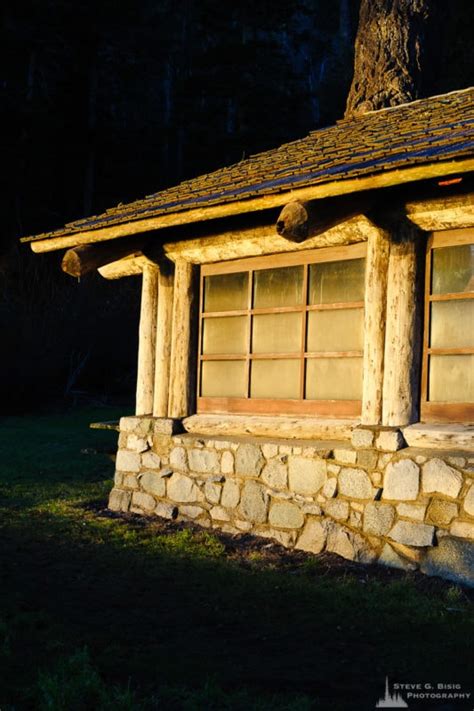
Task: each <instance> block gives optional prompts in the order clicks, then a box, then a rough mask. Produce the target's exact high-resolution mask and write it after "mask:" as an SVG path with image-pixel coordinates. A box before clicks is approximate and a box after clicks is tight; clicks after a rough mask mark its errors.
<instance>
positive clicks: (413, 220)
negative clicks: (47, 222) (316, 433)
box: [24, 88, 474, 430]
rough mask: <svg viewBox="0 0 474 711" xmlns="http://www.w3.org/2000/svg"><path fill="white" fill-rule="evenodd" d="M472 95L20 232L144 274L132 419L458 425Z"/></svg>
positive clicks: (426, 103) (89, 264)
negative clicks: (41, 230)
mask: <svg viewBox="0 0 474 711" xmlns="http://www.w3.org/2000/svg"><path fill="white" fill-rule="evenodd" d="M473 99H474V89H472V88H471V89H467V90H463V91H456V92H452V93H450V94H446V95H442V96H436V97H432V98H428V99H423V100H420V101H414V102H412V103H410V104H405V105H402V106H397V107H394V108H388V109H383V110H379V111H374V112H369V113H366V114H362V115H359V116H355V117H353V118H349V119H344V120H342V121H339V122H338V123H337V124H336V125H335V126H330V127H329V128H323V129H319V130H317V131H314V132H312V133H311V134H310V135H309V136H308V137H306V138H303V139H302V140H297V141H294V142H292V143H289V144H286V145H283V146H281V147H279V148H277V149H276V150H271V151H267V152H265V153H262V154H259V155H255V156H252V157H250V158H249V159H247V160H242V161H241V162H239V163H237V164H236V165H233V166H231V167H229V168H224V169H222V170H218V171H216V172H214V173H211V174H209V175H204V176H202V177H199V178H195V179H193V180H188V181H186V182H184V183H181V184H180V185H178V186H177V187H174V188H170V189H168V190H164V191H162V192H159V193H156V194H152V195H149V196H147V197H146V198H144V199H143V200H138V201H136V202H133V203H131V204H128V205H119V206H118V207H115V208H112V209H111V210H108V211H107V212H106V213H104V214H102V215H99V216H97V217H89V218H86V219H82V220H78V221H76V222H73V223H71V224H68V225H66V226H65V227H63V228H61V229H59V230H56V231H54V232H50V233H46V234H41V235H38V236H35V237H28V238H26V239H25V240H24V241H25V242H28V243H29V244H30V246H31V248H32V250H33V251H34V252H37V253H42V252H49V251H52V250H69V251H66V253H65V256H64V259H63V268H64V269H65V270H66V271H69V272H70V273H71V274H72V275H75V276H80V275H81V274H83V273H85V272H86V271H89V270H91V269H95V268H98V270H99V272H100V273H101V274H102V276H104V277H105V278H107V279H118V278H121V277H124V276H129V275H134V274H135V275H143V299H142V314H141V325H140V346H139V348H140V353H139V359H138V361H139V372H138V383H137V403H136V407H137V414H138V415H141V414H151V415H153V416H155V417H169V418H173V419H177V418H185V417H188V416H190V415H193V414H196V413H197V414H202V415H204V414H206V415H207V414H209V415H212V414H218V415H219V417H221V416H225V415H233V416H235V415H243V416H246V415H259V416H266V415H268V416H271V415H273V416H274V415H278V416H284V415H290V416H292V417H300V416H301V417H308V416H311V417H317V418H345V419H354V420H360V421H361V422H362V423H363V424H367V425H388V426H394V427H405V426H407V425H409V424H411V423H414V422H418V421H423V422H460V423H462V422H470V421H472V420H473V419H474V336H473V328H474V301H473V300H472V297H473V295H474V294H473V289H474V276H473V260H474V184H473V170H474V105H473ZM157 316H158V319H157ZM244 430H245V428H244Z"/></svg>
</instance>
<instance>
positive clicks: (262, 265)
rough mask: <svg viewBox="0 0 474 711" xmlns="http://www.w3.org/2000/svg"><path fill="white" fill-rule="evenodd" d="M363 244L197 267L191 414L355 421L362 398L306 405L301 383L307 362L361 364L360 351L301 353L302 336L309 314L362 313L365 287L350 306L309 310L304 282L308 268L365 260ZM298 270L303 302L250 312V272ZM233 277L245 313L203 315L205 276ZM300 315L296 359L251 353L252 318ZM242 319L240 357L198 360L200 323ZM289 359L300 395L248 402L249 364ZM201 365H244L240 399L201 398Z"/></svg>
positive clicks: (199, 356) (222, 356)
mask: <svg viewBox="0 0 474 711" xmlns="http://www.w3.org/2000/svg"><path fill="white" fill-rule="evenodd" d="M366 257H367V243H366V242H358V243H355V244H352V245H345V246H340V247H323V248H319V249H312V250H305V251H302V252H290V253H283V254H276V255H265V256H261V257H248V258H244V259H239V260H232V261H226V262H218V263H214V264H203V265H201V269H200V278H199V328H198V334H199V336H198V338H199V340H198V352H197V413H198V414H205V413H215V414H218V413H223V414H265V415H280V414H281V415H301V416H323V417H335V418H337V417H357V416H359V415H360V413H361V408H362V398H361V399H359V400H309V399H308V400H306V399H304V393H305V383H306V372H305V371H306V362H307V361H308V360H309V359H312V358H318V357H319V358H323V357H326V358H327V357H330V358H341V357H357V358H362V359H363V355H364V352H363V348H362V350H361V351H344V352H342V351H334V352H324V351H318V352H306V351H305V344H306V331H307V324H308V313H309V312H310V311H318V310H320V311H322V310H324V309H327V310H329V309H336V308H340V309H342V308H346V309H349V308H354V309H356V308H362V310H363V312H364V309H365V282H364V299H363V300H362V301H355V302H339V303H337V302H334V303H328V304H319V305H310V304H308V288H309V286H308V282H309V278H308V276H309V265H311V264H317V263H324V262H326V263H327V262H338V261H346V260H351V259H366ZM291 266H303V267H304V278H303V303H302V304H301V305H299V306H295V307H293V306H291V307H288V306H283V307H273V308H253V303H252V298H253V284H254V273H255V272H256V271H258V270H259V269H275V268H280V267H291ZM236 272H248V273H249V280H248V299H247V308H246V309H240V310H235V311H224V312H221V311H219V312H217V311H216V312H207V313H206V312H204V311H203V301H204V279H205V277H207V276H213V275H220V274H232V273H236ZM295 312H296V313H301V318H302V336H301V348H300V351H299V355H298V356H295V355H294V353H291V354H288V353H265V354H259V353H252V352H251V338H252V318H253V316H254V315H259V314H270V313H295ZM230 315H233V316H239V315H243V316H247V318H248V319H249V327H248V333H247V349H246V353H245V354H240V355H234V354H226V355H220V356H217V357H216V354H212V355H204V354H203V353H202V338H203V321H204V319H205V318H213V317H225V316H230ZM290 356H291V359H294V360H299V363H300V394H299V395H300V396H299V398H298V399H283V398H251V397H250V366H251V362H252V360H255V359H266V360H276V359H285V358H286V359H288V358H289V357H290ZM206 360H214V361H215V360H245V363H246V365H245V378H246V386H247V396H246V397H209V396H201V395H200V392H201V364H202V363H203V362H204V361H206Z"/></svg>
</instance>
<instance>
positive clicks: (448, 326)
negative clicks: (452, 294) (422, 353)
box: [430, 299, 474, 348]
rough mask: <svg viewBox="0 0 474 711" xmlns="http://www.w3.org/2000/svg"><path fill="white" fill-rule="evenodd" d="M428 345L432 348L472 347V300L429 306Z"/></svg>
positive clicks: (442, 302) (473, 309) (473, 330)
mask: <svg viewBox="0 0 474 711" xmlns="http://www.w3.org/2000/svg"><path fill="white" fill-rule="evenodd" d="M430 345H431V347H432V348H463V347H471V346H474V299H466V300H464V299H462V300H460V301H457V300H456V301H435V302H433V303H432V304H431V324H430Z"/></svg>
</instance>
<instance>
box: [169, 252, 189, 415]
mask: <svg viewBox="0 0 474 711" xmlns="http://www.w3.org/2000/svg"><path fill="white" fill-rule="evenodd" d="M193 276H194V270H193V266H192V264H189V262H185V261H184V260H180V261H178V262H176V271H175V277H174V292H173V330H172V337H171V365H170V383H169V404H168V417H172V418H180V417H186V416H187V415H189V414H191V413H190V409H191V404H192V398H193V394H194V382H195V381H194V377H192V376H191V371H192V367H193V366H192V364H191V362H190V361H191V356H192V318H193V307H194V303H195V297H196V294H195V288H194V279H193Z"/></svg>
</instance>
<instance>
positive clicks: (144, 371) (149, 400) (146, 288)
mask: <svg viewBox="0 0 474 711" xmlns="http://www.w3.org/2000/svg"><path fill="white" fill-rule="evenodd" d="M157 301H158V269H157V268H156V267H154V266H151V265H150V266H145V267H144V269H143V281H142V301H141V309H140V327H139V332H138V369H137V399H136V409H135V412H136V414H137V415H151V413H152V412H153V384H154V379H155V344H156V312H157Z"/></svg>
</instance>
